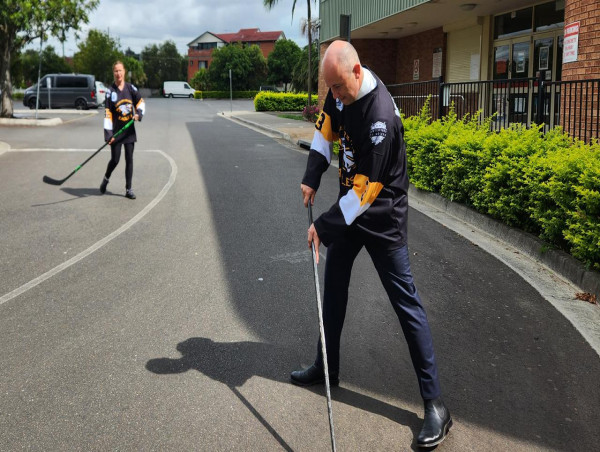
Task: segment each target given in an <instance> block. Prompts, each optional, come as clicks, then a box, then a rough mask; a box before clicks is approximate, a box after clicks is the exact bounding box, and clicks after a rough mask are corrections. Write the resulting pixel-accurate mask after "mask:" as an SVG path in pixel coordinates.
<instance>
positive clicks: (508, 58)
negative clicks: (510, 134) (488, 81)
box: [492, 36, 532, 127]
mask: <svg viewBox="0 0 600 452" xmlns="http://www.w3.org/2000/svg"><path fill="white" fill-rule="evenodd" d="M530 63H531V42H530V37H529V36H527V37H521V38H518V39H511V40H505V41H501V42H496V44H495V45H494V67H493V78H494V80H502V81H504V80H506V82H497V83H495V85H494V93H493V98H492V111H494V112H496V113H497V115H496V122H497V124H498V126H499V127H506V126H507V125H508V124H509V123H513V122H522V123H525V124H529V121H530V113H531V112H530V111H529V110H530V109H529V105H531V98H530V96H531V95H532V90H531V89H530V85H531V81H530V80H527V79H529V78H530V77H531V76H532V66H531V64H530ZM521 79H522V80H521Z"/></svg>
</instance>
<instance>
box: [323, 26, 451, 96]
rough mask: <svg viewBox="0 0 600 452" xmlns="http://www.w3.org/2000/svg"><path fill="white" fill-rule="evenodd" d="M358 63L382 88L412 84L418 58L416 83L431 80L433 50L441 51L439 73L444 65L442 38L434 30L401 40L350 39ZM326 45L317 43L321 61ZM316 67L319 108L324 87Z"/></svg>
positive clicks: (324, 92) (438, 31) (442, 36)
mask: <svg viewBox="0 0 600 452" xmlns="http://www.w3.org/2000/svg"><path fill="white" fill-rule="evenodd" d="M352 45H353V46H354V48H355V49H356V51H357V52H358V56H359V58H360V62H361V63H362V64H364V65H365V66H368V67H369V68H370V69H372V70H373V72H375V74H377V76H378V77H379V78H380V79H381V81H382V82H383V83H384V84H386V85H391V84H394V83H407V82H413V62H414V60H415V59H419V73H420V77H419V81H426V80H431V79H432V78H431V73H432V70H433V51H434V50H435V49H436V48H438V47H441V48H442V51H443V53H442V74H443V73H444V70H443V68H444V66H445V64H446V61H445V57H446V37H445V34H444V32H443V30H442V28H436V29H434V30H429V31H426V32H423V33H419V34H417V35H414V36H409V37H406V38H401V39H353V40H352ZM327 47H329V43H324V44H321V59H320V61H323V54H324V53H325V50H327ZM320 69H321V68H319V105H323V101H324V100H325V96H326V95H327V87H326V86H325V80H323V74H322V73H321V70H320Z"/></svg>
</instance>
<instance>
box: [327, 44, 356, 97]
mask: <svg viewBox="0 0 600 452" xmlns="http://www.w3.org/2000/svg"><path fill="white" fill-rule="evenodd" d="M321 68H322V70H323V77H324V78H325V84H326V85H327V87H328V88H330V89H331V93H332V94H333V97H334V98H336V99H339V100H340V101H341V102H342V103H343V104H344V105H350V104H351V103H352V102H354V101H355V100H356V97H357V96H358V91H359V90H360V85H361V84H362V81H363V77H364V73H363V70H362V67H361V65H360V60H359V58H358V54H357V53H356V50H355V49H354V47H352V45H351V44H350V43H349V42H346V41H334V42H332V43H331V45H330V46H329V47H328V48H327V50H326V51H325V55H324V56H323V63H322V66H321Z"/></svg>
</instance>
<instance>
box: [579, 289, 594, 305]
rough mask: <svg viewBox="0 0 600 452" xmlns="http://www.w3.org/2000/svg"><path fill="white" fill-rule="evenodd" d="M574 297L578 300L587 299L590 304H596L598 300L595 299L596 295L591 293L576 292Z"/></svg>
mask: <svg viewBox="0 0 600 452" xmlns="http://www.w3.org/2000/svg"><path fill="white" fill-rule="evenodd" d="M575 298H577V299H578V300H582V301H587V302H588V303H591V304H598V302H597V301H596V295H595V294H593V293H587V292H577V293H576V294H575Z"/></svg>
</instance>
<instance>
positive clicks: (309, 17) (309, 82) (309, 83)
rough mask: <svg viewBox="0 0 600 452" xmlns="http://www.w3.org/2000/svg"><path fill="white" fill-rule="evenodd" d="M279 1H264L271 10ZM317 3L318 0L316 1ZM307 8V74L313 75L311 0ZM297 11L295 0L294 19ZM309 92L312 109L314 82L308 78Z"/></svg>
mask: <svg viewBox="0 0 600 452" xmlns="http://www.w3.org/2000/svg"><path fill="white" fill-rule="evenodd" d="M278 1H279V0H263V4H264V5H265V6H266V7H267V9H271V8H273V6H275V4H277V2H278ZM315 2H316V0H315ZM306 6H307V9H308V16H307V17H308V19H307V24H308V25H307V27H306V30H307V32H308V55H307V58H306V61H307V62H308V70H307V74H311V73H312V72H313V71H312V64H313V57H312V52H313V45H312V31H313V26H312V20H311V14H310V0H306ZM295 9H296V0H294V2H293V3H292V18H293V17H294V11H295ZM307 87H308V89H307V92H308V99H307V102H306V106H307V107H310V99H311V96H310V95H311V91H312V80H311V77H307Z"/></svg>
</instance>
